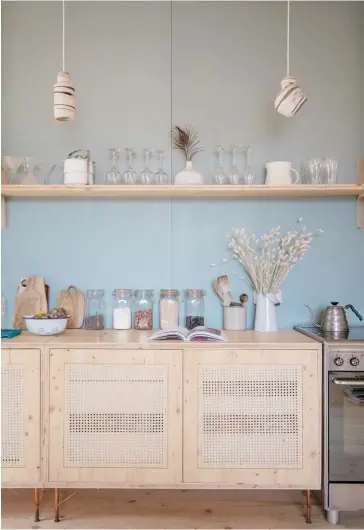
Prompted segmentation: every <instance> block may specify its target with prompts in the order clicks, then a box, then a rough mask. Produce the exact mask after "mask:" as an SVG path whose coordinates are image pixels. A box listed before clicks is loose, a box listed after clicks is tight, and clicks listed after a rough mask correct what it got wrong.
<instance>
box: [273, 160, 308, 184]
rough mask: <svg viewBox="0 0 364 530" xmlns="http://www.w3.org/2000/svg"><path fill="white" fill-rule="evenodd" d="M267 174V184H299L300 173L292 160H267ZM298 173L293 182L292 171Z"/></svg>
mask: <svg viewBox="0 0 364 530" xmlns="http://www.w3.org/2000/svg"><path fill="white" fill-rule="evenodd" d="M265 167H266V170H267V176H266V177H265V183H266V185H267V186H289V185H291V184H297V182H298V180H299V178H300V175H299V173H298V171H296V170H295V169H293V167H292V164H291V162H267V163H266V164H265ZM292 171H293V173H296V180H295V181H294V182H292V175H291V172H292Z"/></svg>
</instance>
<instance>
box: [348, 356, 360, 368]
mask: <svg viewBox="0 0 364 530" xmlns="http://www.w3.org/2000/svg"><path fill="white" fill-rule="evenodd" d="M349 362H350V364H351V366H358V364H359V362H360V361H359V359H358V358H357V357H352V358H351V359H350V361H349Z"/></svg>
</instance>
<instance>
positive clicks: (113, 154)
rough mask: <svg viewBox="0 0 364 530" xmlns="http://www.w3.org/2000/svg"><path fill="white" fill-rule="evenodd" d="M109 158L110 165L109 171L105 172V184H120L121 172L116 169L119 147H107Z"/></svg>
mask: <svg viewBox="0 0 364 530" xmlns="http://www.w3.org/2000/svg"><path fill="white" fill-rule="evenodd" d="M109 152H110V158H111V162H112V166H111V168H110V169H109V171H108V172H107V173H106V183H107V184H120V183H121V173H120V171H119V170H118V167H117V166H118V162H119V157H120V149H119V148H118V147H111V148H110V149H109Z"/></svg>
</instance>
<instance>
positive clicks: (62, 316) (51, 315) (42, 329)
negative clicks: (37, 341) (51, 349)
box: [23, 307, 69, 335]
mask: <svg viewBox="0 0 364 530" xmlns="http://www.w3.org/2000/svg"><path fill="white" fill-rule="evenodd" d="M23 318H24V321H25V325H26V327H27V330H28V331H30V333H34V335H59V333H63V332H64V330H65V329H66V327H67V322H68V319H69V316H68V315H67V311H66V310H65V309H64V308H63V307H57V308H55V309H51V310H50V311H49V312H48V313H46V312H45V311H37V312H36V313H34V315H28V316H25V317H23Z"/></svg>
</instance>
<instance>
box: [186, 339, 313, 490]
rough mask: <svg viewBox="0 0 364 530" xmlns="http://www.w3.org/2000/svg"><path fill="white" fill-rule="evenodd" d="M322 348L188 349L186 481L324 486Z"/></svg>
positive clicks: (276, 486) (274, 485)
mask: <svg viewBox="0 0 364 530" xmlns="http://www.w3.org/2000/svg"><path fill="white" fill-rule="evenodd" d="M320 362H321V358H320V355H318V352H317V350H290V351H286V350H285V351H282V350H229V351H226V350H210V349H205V350H196V351H194V350H188V351H185V352H184V404H183V414H184V422H183V424H184V433H183V480H184V482H189V483H192V482H194V483H208V484H212V483H215V484H220V485H223V484H230V485H232V484H238V485H240V486H243V487H250V488H256V487H260V488H299V487H302V488H306V487H308V486H307V485H308V484H309V485H310V487H311V488H312V489H319V488H320V461H321V460H320V446H321V439H320V435H321V430H320V415H321V413H320V411H321V401H320V399H319V397H318V396H319V395H320V387H321V377H320V373H321V371H320Z"/></svg>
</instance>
